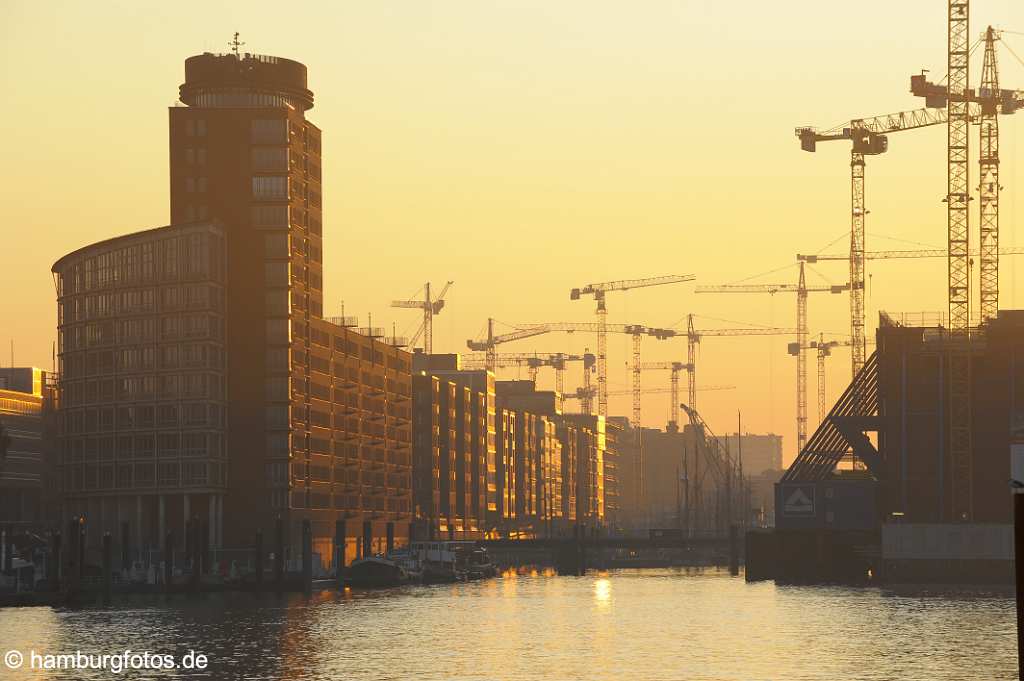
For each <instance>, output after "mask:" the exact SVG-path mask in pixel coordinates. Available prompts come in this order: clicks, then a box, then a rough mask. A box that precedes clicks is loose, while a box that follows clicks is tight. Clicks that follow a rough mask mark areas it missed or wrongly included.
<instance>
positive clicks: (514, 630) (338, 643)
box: [0, 570, 1017, 681]
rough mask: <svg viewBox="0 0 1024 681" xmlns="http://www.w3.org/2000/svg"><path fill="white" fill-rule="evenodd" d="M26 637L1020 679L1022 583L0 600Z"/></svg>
mask: <svg viewBox="0 0 1024 681" xmlns="http://www.w3.org/2000/svg"><path fill="white" fill-rule="evenodd" d="M12 649H13V650H19V651H22V652H23V653H24V654H26V655H28V653H29V651H31V650H36V651H38V652H45V653H58V652H74V651H76V650H82V651H87V652H90V653H94V654H97V653H104V652H105V653H118V654H119V653H121V652H123V651H124V650H125V649H131V650H133V651H150V652H152V653H160V654H173V655H178V656H180V655H181V654H183V653H184V652H186V651H188V650H190V649H192V650H196V651H199V652H201V653H204V654H206V655H207V656H208V657H209V659H210V666H209V668H208V669H207V670H206V672H205V673H197V672H195V671H189V672H186V671H184V670H177V671H176V672H166V671H165V672H162V673H148V674H146V675H144V676H143V675H140V674H137V673H135V674H128V673H122V674H120V675H118V676H114V675H112V674H111V673H110V672H109V671H106V672H104V671H96V672H82V671H75V672H64V673H60V672H35V673H31V674H29V673H27V672H25V671H24V670H22V671H21V672H19V673H17V674H14V673H12V672H10V671H9V670H7V669H6V668H5V667H4V666H3V665H2V663H0V679H6V678H33V679H41V678H61V679H63V678H69V679H70V678H74V679H78V678H85V679H101V678H102V679H112V678H211V679H236V678H238V679H268V680H269V679H416V680H420V679H530V680H538V679H588V680H590V679H708V680H711V679H714V680H716V681H718V680H725V679H737V680H739V679H742V680H747V679H758V680H761V679H771V680H776V679H778V680H780V681H782V680H801V681H803V680H817V679H822V680H825V679H827V680H829V681H833V680H839V679H842V680H845V679H885V680H887V681H888V680H890V679H912V680H917V679H920V680H922V681H924V680H928V681H932V680H935V679H985V680H995V679H1015V678H1017V675H1016V669H1015V668H1016V634H1015V627H1014V601H1013V598H1012V593H1007V592H991V591H981V590H960V591H944V590H936V589H932V590H923V589H919V590H899V591H893V590H881V589H854V588H844V587H816V586H776V585H775V584H773V583H771V582H763V583H757V584H746V583H744V581H743V580H742V578H731V577H729V576H728V574H727V573H723V572H717V571H712V572H703V573H695V572H684V571H673V570H637V571H618V572H610V573H595V574H591V575H587V576H586V577H556V576H552V575H538V574H536V573H533V574H530V575H525V574H519V575H515V574H509V575H506V576H505V577H503V578H499V579H495V580H491V581H487V582H477V583H472V584H460V585H454V586H434V587H406V588H402V589H395V590H388V591H378V592H362V593H351V592H349V593H345V594H338V593H334V592H325V593H322V594H319V595H316V596H314V597H313V598H310V599H307V598H305V597H303V596H301V595H295V594H286V595H280V596H278V595H273V594H265V595H261V596H256V595H248V594H231V595H223V594H216V595H206V596H200V597H183V596H174V597H146V598H142V597H134V598H131V599H124V600H120V601H117V602H115V607H113V608H110V609H100V608H95V609H84V610H51V609H49V608H31V609H29V608H23V609H0V654H2V653H4V652H6V651H8V650H12Z"/></svg>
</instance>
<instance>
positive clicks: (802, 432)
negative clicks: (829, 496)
mask: <svg viewBox="0 0 1024 681" xmlns="http://www.w3.org/2000/svg"><path fill="white" fill-rule="evenodd" d="M849 288H850V285H849V284H842V285H828V286H808V285H807V281H806V278H805V275H804V263H803V261H801V262H800V275H799V278H798V279H797V283H796V284H795V285H794V284H724V285H720V286H698V287H697V293H767V294H769V295H773V294H775V293H783V292H785V293H796V324H797V328H796V343H791V344H790V345H789V354H791V355H794V356H796V377H797V378H796V393H797V394H796V403H797V418H796V426H797V428H796V439H797V451H798V452H799V451H802V450H803V448H804V445H805V444H806V443H807V354H806V351H807V336H808V328H807V295H808V294H809V293H842V292H843V291H847V290H849ZM701 333H702V334H706V333H707V332H701ZM691 375H692V373H691Z"/></svg>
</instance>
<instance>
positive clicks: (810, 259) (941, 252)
mask: <svg viewBox="0 0 1024 681" xmlns="http://www.w3.org/2000/svg"><path fill="white" fill-rule="evenodd" d="M998 253H999V255H1024V248H1022V247H1020V246H1004V247H1001V248H999V250H998ZM947 254H948V251H947V250H946V249H945V248H925V249H920V250H898V251H865V252H864V259H865V260H887V259H892V258H945V257H946V256H947ZM978 254H979V252H978V251H977V250H973V251H970V256H971V257H972V258H973V257H976V256H977V255H978ZM848 258H849V256H846V255H841V254H839V253H819V254H816V255H807V254H802V253H797V256H796V259H797V260H798V261H801V262H806V263H808V264H812V265H813V264H814V263H818V262H827V261H830V260H847V259H848Z"/></svg>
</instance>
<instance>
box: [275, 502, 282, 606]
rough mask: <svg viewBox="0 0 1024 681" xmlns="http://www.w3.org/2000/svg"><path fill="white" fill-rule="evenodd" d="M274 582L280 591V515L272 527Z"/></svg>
mask: <svg viewBox="0 0 1024 681" xmlns="http://www.w3.org/2000/svg"><path fill="white" fill-rule="evenodd" d="M274 531H275V532H276V536H275V537H274V583H275V584H276V585H277V590H278V591H280V590H281V587H282V586H283V582H284V520H283V519H282V518H281V516H280V515H278V516H277V521H276V524H275V527H274Z"/></svg>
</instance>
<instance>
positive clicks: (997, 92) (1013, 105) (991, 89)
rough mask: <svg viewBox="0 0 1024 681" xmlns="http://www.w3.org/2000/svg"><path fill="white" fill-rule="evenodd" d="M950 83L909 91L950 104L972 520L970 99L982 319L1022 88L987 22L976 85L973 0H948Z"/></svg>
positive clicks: (953, 427)
mask: <svg viewBox="0 0 1024 681" xmlns="http://www.w3.org/2000/svg"><path fill="white" fill-rule="evenodd" d="M946 18H947V24H946V28H947V32H946V64H947V68H948V72H947V74H948V75H947V76H946V84H945V85H939V84H936V83H932V82H929V81H928V80H927V77H926V76H925V75H924V73H921V74H919V75H915V76H911V78H910V91H911V92H912V93H913V94H915V95H917V96H919V97H924V98H925V105H926V106H929V107H936V108H938V107H944V108H945V109H946V112H947V118H948V127H947V134H946V197H945V198H944V199H943V200H944V201H945V202H946V231H947V246H948V256H947V258H948V259H947V263H948V264H947V271H948V277H947V292H948V293H947V295H948V299H949V328H950V341H951V342H950V352H949V354H948V362H949V367H948V375H949V396H948V400H949V438H948V441H949V454H950V456H949V458H950V463H951V468H952V473H953V475H952V477H953V481H952V495H951V515H952V516H953V517H954V518H956V519H957V520H967V521H969V520H970V519H971V517H972V515H973V510H974V509H973V506H974V499H973V492H972V489H973V472H972V471H973V442H972V413H973V406H972V403H971V357H970V340H971V339H970V303H971V281H970V264H971V256H970V211H969V201H970V194H969V192H970V170H969V163H968V159H969V153H968V152H969V147H970V144H969V135H968V132H969V130H968V127H969V126H968V124H969V123H970V120H971V111H970V107H971V105H972V104H976V105H979V106H980V109H981V112H980V114H979V115H978V116H977V120H978V122H979V132H980V153H979V154H978V162H979V170H980V181H979V185H978V189H979V196H980V199H981V200H980V201H979V202H978V209H979V212H980V215H979V217H980V220H979V223H980V226H981V228H980V234H981V239H980V249H979V255H980V261H981V267H980V289H979V300H980V302H981V318H982V320H984V319H986V318H988V317H991V316H994V315H995V314H996V313H997V311H998V307H999V125H998V120H997V117H998V114H1000V113H1002V114H1012V113H1014V112H1015V111H1016V110H1017V109H1018V108H1019V107H1020V105H1021V100H1020V92H1019V91H1013V90H1005V89H1002V88H1000V87H999V73H998V67H997V63H996V53H995V43H996V41H997V40H998V37H999V32H998V31H995V30H994V29H992V27H991V26H990V27H988V29H987V30H986V31H985V35H984V36H983V39H984V41H985V57H984V62H983V68H982V83H981V88H980V89H979V90H978V91H977V92H975V91H974V90H972V89H971V87H970V68H969V67H970V54H971V49H970V44H969V41H970V2H969V0H947V13H946Z"/></svg>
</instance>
